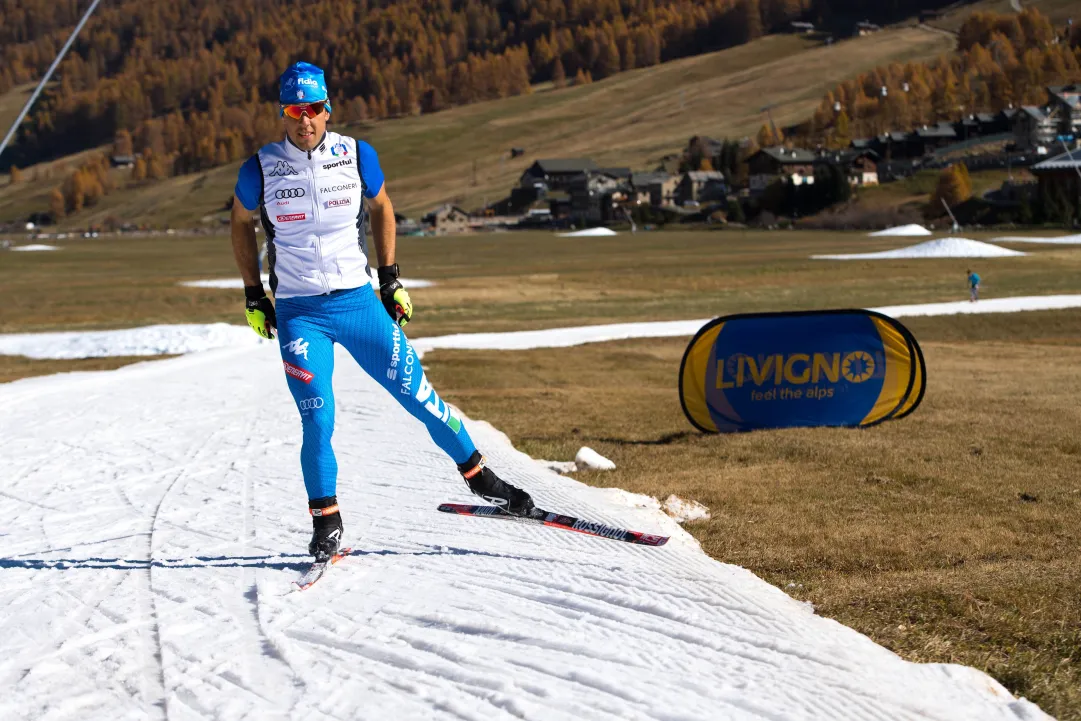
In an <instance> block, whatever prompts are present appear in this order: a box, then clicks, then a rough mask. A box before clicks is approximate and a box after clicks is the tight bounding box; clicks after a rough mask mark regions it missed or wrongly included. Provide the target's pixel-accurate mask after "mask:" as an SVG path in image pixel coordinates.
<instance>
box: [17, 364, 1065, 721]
mask: <svg viewBox="0 0 1081 721" xmlns="http://www.w3.org/2000/svg"><path fill="white" fill-rule="evenodd" d="M338 361H339V362H338V367H337V375H336V377H335V383H336V394H337V405H338V409H339V412H338V416H337V421H338V425H337V429H336V432H335V436H334V445H335V448H336V449H337V451H338V459H339V475H340V484H339V489H338V495H339V500H340V502H341V503H342V508H343V513H344V516H343V518H344V522H345V541H346V542H347V543H349V544H350V545H353V546H354V547H356V548H357V552H356V554H355V555H351V556H349V557H347V558H345V559H343V560H342V561H341V562H340V563H339V564H338V565H336V566H335V567H334V568H333V570H332V571H330V573H329V574H328V576H327V578H325V579H324V580H322V581H320V582H319V583H318V584H317V585H316V586H314V587H312V588H311V589H309V590H307V591H304V592H301V593H291V592H290V591H289V586H290V582H291V581H292V580H293V579H294V578H296V577H297V576H298V575H299V573H300V569H302V568H303V566H304V565H305V564H304V561H305V558H304V555H303V554H304V551H305V549H306V544H307V541H308V536H309V534H310V531H311V522H310V518H309V516H308V514H307V512H306V503H305V502H304V501H305V498H304V488H303V484H302V482H301V479H300V471H299V459H298V454H299V449H300V439H301V433H300V420H299V416H298V414H297V411H296V408H295V405H294V404H293V401H292V398H291V397H290V395H289V393H288V391H287V389H286V384H285V379H284V376H283V374H282V372H281V359H280V357H279V355H278V353H277V350H276V349H274V348H273V347H272V346H269V345H268V346H254V347H251V348H244V349H222V350H217V351H209V352H206V353H202V354H198V355H193V356H186V357H181V358H174V359H170V360H165V361H159V362H156V363H148V364H136V365H132V366H127V367H125V368H122V369H120V370H117V371H110V372H100V373H81V374H68V375H61V376H55V377H46V378H35V379H28V380H26V381H17V382H14V383H10V384H6V385H4V386H0V408H3V409H4V412H3V413H0V434H2V435H3V437H4V438H5V441H6V444H7V446H6V447H8V448H11V449H16V450H15V452H14V454H12V455H13V456H14V457H13V458H12V459H11V461H10V463H9V465H11V467H12V468H13V469H16V471H15V474H14V475H13V476H12V480H11V481H10V482H8V483H5V488H4V491H3V494H0V514H2V517H4V518H8V519H12V520H11V522H10V524H9V526H10V527H9V528H5V530H4V535H2V536H0V579H2V582H0V639H3V641H0V683H2V684H3V687H4V688H5V690H7V691H8V693H6V694H4V695H3V696H2V697H0V718H3V719H5V721H6V720H7V719H9V718H10V719H35V720H37V719H49V720H50V721H66V720H68V719H71V720H75V719H79V720H82V719H88V718H110V719H113V718H117V719H133V720H134V719H146V718H162V717H165V718H169V719H174V720H176V719H196V718H212V719H222V720H223V721H234V720H237V719H303V720H304V721H308V720H309V719H323V718H333V719H349V720H350V721H352V720H354V719H384V718H395V719H433V718H434V719H468V720H469V721H474V720H475V721H481V720H482V719H483V720H484V721H489V720H497V721H498V720H502V719H514V718H525V719H544V720H545V721H547V720H548V719H557V720H562V719H567V720H570V719H574V720H575V721H579V720H580V719H582V718H589V719H621V720H622V719H688V720H689V719H703V718H711V719H712V718H718V719H786V720H789V719H829V720H830V721H834V720H839V721H847V720H856V719H858V720H860V721H864V720H866V719H871V720H876V721H877V720H881V721H887V720H888V721H909V720H912V721H915V720H916V719H921V720H923V721H926V719H943V720H944V719H950V721H953V720H955V719H957V720H961V721H967V720H971V721H997V720H1011V721H1016V720H1017V719H1045V718H1047V717H1046V716H1045V715H1043V714H1042V713H1041V712H1040V711H1039V710H1038V709H1037V708H1035V707H1034V706H1032V705H1031V704H1029V703H1027V702H1024V701H1015V700H1013V699H1011V698H1010V697H1009V695H1008V694H1007V692H1006V691H1005V689H1003V688H1002V687H1001V686H999V685H998V684H997V683H996V682H994V681H993V680H992V679H990V678H989V677H988V676H986V675H984V674H982V673H980V672H978V671H975V670H973V669H968V668H965V667H959V666H950V665H940V664H926V665H919V664H911V663H906V662H904V661H902V660H901V659H899V658H898V657H897V656H896V655H894V654H893V653H891V652H889V651H887V650H886V649H884V648H882V647H880V646H877V645H876V644H874V643H872V642H871V641H870V640H869V639H868V638H866V637H864V636H862V635H860V634H858V633H856V632H854V631H852V630H851V629H848V628H845V627H844V626H841V625H840V624H838V623H836V622H834V621H831V620H828V619H822V618H819V617H817V616H815V615H814V614H813V612H812V611H811V609H810V608H809V607H808V606H807V605H805V604H802V603H800V602H798V601H795V600H794V599H792V598H790V597H788V596H786V595H785V594H784V593H782V592H781V591H780V590H779V589H777V588H775V587H773V586H770V585H769V584H766V583H765V582H763V581H761V580H760V579H758V578H756V577H755V576H754V575H753V574H751V573H749V572H748V571H746V570H744V569H741V568H738V567H735V566H731V565H726V564H722V563H719V562H716V561H713V560H712V559H710V558H708V557H707V556H706V555H705V554H703V553H702V551H701V550H700V549H699V548H698V546H697V544H696V543H695V542H694V540H693V539H692V538H691V537H690V536H689V535H688V534H686V533H685V532H684V531H683V530H682V529H681V528H680V527H679V526H678V524H676V523H675V522H674V521H672V520H671V519H670V518H668V517H667V516H665V515H664V514H663V513H661V512H660V511H657V510H656V509H651V508H647V507H645V506H643V505H636V504H638V503H639V501H637V500H636V497H635V496H633V495H632V494H627V493H624V492H620V491H614V490H610V489H595V488H589V487H586V486H584V485H582V484H579V483H577V482H575V481H573V480H570V479H567V478H563V477H561V476H559V475H557V474H555V473H553V472H551V471H548V470H546V469H543V468H540V467H539V466H537V464H535V463H534V462H533V461H532V460H531V459H529V457H528V456H526V455H524V454H522V453H520V452H518V451H516V450H515V449H514V448H512V447H510V446H509V445H508V444H507V443H506V441H504V440H501V439H500V435H501V434H500V433H499V432H498V431H497V430H496V429H492V428H490V427H487V426H486V425H485V424H481V423H476V424H470V422H469V421H468V420H467V421H466V422H467V424H470V426H469V427H470V429H471V433H472V434H473V437H474V439H475V440H476V441H477V443H478V446H479V447H480V448H481V449H483V451H484V452H485V454H486V455H487V456H488V458H489V461H490V462H491V464H492V465H493V467H495V468H496V469H499V471H500V472H501V474H504V475H505V476H506V477H507V478H508V479H510V480H511V481H512V482H515V483H519V484H521V485H523V486H525V487H527V488H528V489H529V490H530V491H532V492H533V493H534V496H535V497H536V498H537V501H538V504H539V505H541V506H542V507H547V508H551V509H555V510H559V511H566V512H569V513H574V514H575V515H580V516H582V517H585V518H589V519H594V520H597V521H600V522H603V523H607V524H610V525H619V526H623V527H629V528H634V529H636V530H642V531H647V532H655V533H663V534H666V535H670V536H672V539H671V541H669V543H668V545H666V546H664V547H661V548H647V547H642V546H634V545H630V544H621V543H617V542H614V541H610V540H605V539H598V538H593V537H589V536H585V535H581V534H575V533H568V532H564V531H560V530H556V529H551V528H544V527H537V526H532V525H525V524H512V523H500V522H498V521H495V520H492V519H478V518H466V517H457V516H450V515H447V514H442V513H439V512H437V511H436V507H437V505H438V504H439V503H440V502H444V501H447V502H458V501H469V500H470V499H471V498H472V497H471V496H470V495H469V494H468V490H467V488H466V487H465V485H464V483H463V482H462V481H461V478H460V477H459V476H458V474H457V472H456V469H455V468H454V466H453V464H452V463H451V462H450V461H449V460H447V459H446V458H445V457H444V456H443V455H442V453H441V452H440V451H439V450H438V448H436V447H435V446H434V444H433V443H432V442H431V441H430V439H428V437H427V434H426V433H425V431H424V428H423V426H422V425H421V424H420V423H418V422H417V421H416V420H415V419H412V418H410V417H409V416H408V415H407V414H406V413H405V411H403V410H402V409H401V408H400V407H399V406H398V405H397V403H396V402H395V401H394V399H393V398H391V397H390V396H389V395H388V394H387V393H386V392H385V391H383V390H382V389H381V388H380V387H379V386H378V385H377V384H375V382H374V381H372V380H371V379H369V378H367V377H366V376H365V375H364V374H363V372H362V371H360V370H359V369H358V368H356V367H355V365H354V364H353V363H352V362H351V361H350V360H349V359H348V356H347V355H345V354H344V353H343V354H342V355H341V356H340V357H339V358H338ZM24 499H25V500H24ZM27 501H29V502H30V504H29V505H28V503H27Z"/></svg>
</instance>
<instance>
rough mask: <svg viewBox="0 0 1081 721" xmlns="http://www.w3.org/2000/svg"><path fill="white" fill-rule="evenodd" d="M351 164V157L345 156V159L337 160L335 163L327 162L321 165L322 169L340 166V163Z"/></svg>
mask: <svg viewBox="0 0 1081 721" xmlns="http://www.w3.org/2000/svg"><path fill="white" fill-rule="evenodd" d="M352 164H353V159H352V158H347V159H346V160H339V161H338V162H337V163H327V164H326V165H324V166H323V170H330V169H331V168H337V167H340V166H342V165H352Z"/></svg>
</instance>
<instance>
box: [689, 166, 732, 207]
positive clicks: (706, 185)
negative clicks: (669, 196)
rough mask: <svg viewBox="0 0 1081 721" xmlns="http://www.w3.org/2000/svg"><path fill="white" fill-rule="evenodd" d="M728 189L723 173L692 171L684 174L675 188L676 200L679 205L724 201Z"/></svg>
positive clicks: (716, 171)
mask: <svg viewBox="0 0 1081 721" xmlns="http://www.w3.org/2000/svg"><path fill="white" fill-rule="evenodd" d="M727 192H728V187H727V186H726V185H725V183H724V173H722V172H720V171H719V170H692V171H690V172H688V173H684V174H683V177H682V178H681V179H680V181H679V185H678V186H677V187H676V200H677V201H679V204H680V205H685V204H687V203H689V202H697V203H705V202H709V201H713V200H724V197H725V194H726V193H727Z"/></svg>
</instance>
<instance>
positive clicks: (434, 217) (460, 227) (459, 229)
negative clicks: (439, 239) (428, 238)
mask: <svg viewBox="0 0 1081 721" xmlns="http://www.w3.org/2000/svg"><path fill="white" fill-rule="evenodd" d="M422 220H423V222H424V224H425V225H427V226H428V227H429V228H431V230H432V231H433V232H434V233H435V234H436V235H450V234H453V233H465V232H466V231H468V230H469V213H467V212H465V211H464V210H462V209H461V208H459V207H458V206H456V205H451V204H450V203H446V204H444V205H440V206H439V207H438V208H436V209H435V210H433V211H432V212H430V213H428V214H427V215H425V216H424V218H423V219H422Z"/></svg>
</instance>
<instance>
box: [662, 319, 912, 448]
mask: <svg viewBox="0 0 1081 721" xmlns="http://www.w3.org/2000/svg"><path fill="white" fill-rule="evenodd" d="M926 381H927V373H926V369H925V367H924V364H923V353H922V351H920V347H919V344H918V343H916V339H915V337H913V335H912V333H910V332H909V330H908V329H907V328H905V327H904V326H903V325H901V324H900V323H899V322H897V321H896V320H894V319H893V318H890V317H888V316H885V315H882V314H881V313H876V312H874V311H869V310H829V311H809V312H796V313H755V314H748V315H730V316H725V317H723V318H716V319H714V320H712V321H710V322H709V323H707V324H706V326H705V327H703V328H702V329H701V330H700V331H698V333H697V335H695V337H694V339H693V340H692V341H691V343H690V345H689V346H687V350H686V352H685V353H684V354H683V362H682V364H681V365H680V369H679V394H680V402H681V403H682V404H683V412H684V413H685V414H686V415H687V418H688V419H689V420H690V421H691V423H692V424H694V426H695V427H696V428H698V429H699V430H702V431H706V432H709V433H731V432H735V431H750V430H756V429H761V428H791V427H795V426H870V425H874V424H876V423H881V422H882V421H885V420H888V419H891V418H900V417H902V416H905V415H908V414H909V413H911V412H912V411H914V410H915V409H916V406H918V405H919V403H920V401H921V400H923V391H924V388H925V386H926Z"/></svg>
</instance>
